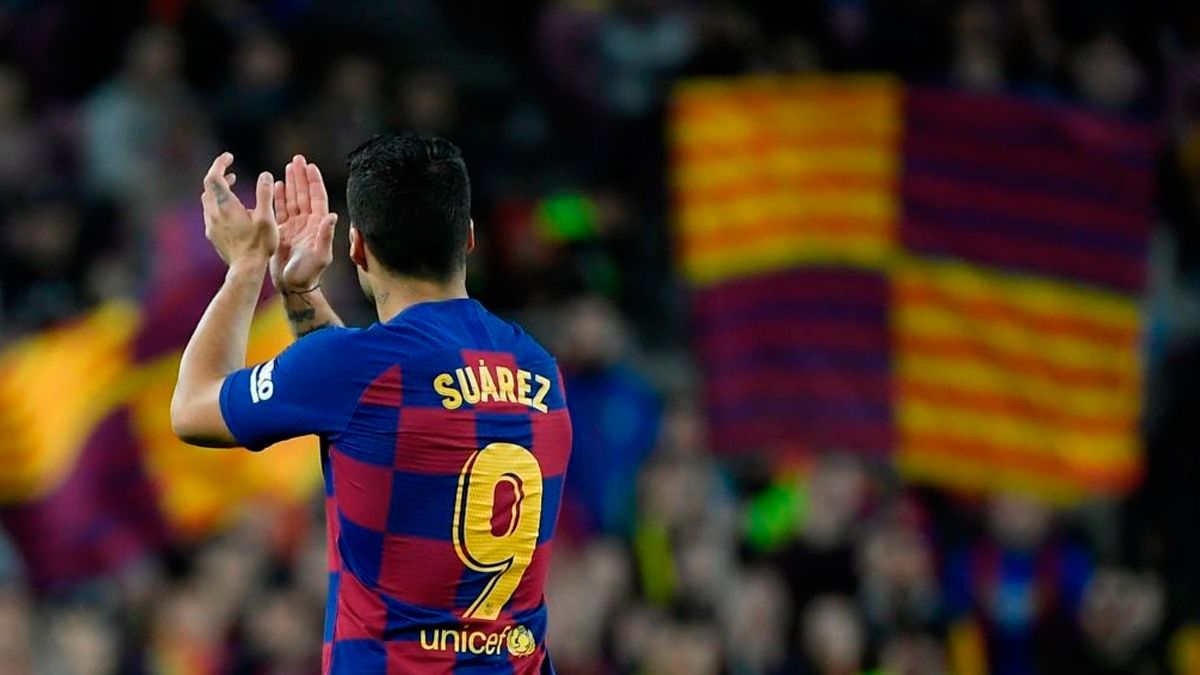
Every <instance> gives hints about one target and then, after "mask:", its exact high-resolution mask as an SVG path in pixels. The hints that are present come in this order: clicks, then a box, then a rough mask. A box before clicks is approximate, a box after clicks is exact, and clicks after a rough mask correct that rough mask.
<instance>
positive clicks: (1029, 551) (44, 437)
mask: <svg viewBox="0 0 1200 675" xmlns="http://www.w3.org/2000/svg"><path fill="white" fill-rule="evenodd" d="M401 129H416V130H421V131H427V132H432V133H437V134H443V135H446V136H448V137H450V138H451V139H453V140H454V141H455V142H456V143H458V144H459V145H460V146H461V147H462V149H463V152H464V155H465V157H466V160H467V163H468V166H469V168H470V170H471V176H472V181H473V188H474V218H475V223H476V228H477V233H478V237H479V249H478V250H477V252H476V254H475V255H474V256H473V257H472V259H471V268H470V285H471V289H472V292H473V294H475V295H476V296H477V297H478V298H480V299H481V300H482V301H483V302H484V303H485V304H486V305H488V306H489V307H490V308H492V309H493V310H495V311H497V312H499V313H501V314H502V315H504V316H507V317H511V318H514V319H517V320H519V321H521V322H523V323H524V324H525V325H526V326H527V327H528V328H529V329H530V330H531V331H532V332H533V333H535V334H536V335H538V336H539V337H540V338H541V339H542V341H543V342H544V343H545V344H546V345H547V346H548V347H550V348H551V350H552V351H553V352H555V353H556V354H557V356H558V357H559V359H560V362H561V365H562V369H563V372H564V377H565V386H566V388H567V394H568V400H569V402H570V406H571V415H572V419H573V422H574V428H575V447H574V451H573V452H574V454H573V457H572V461H571V466H570V470H569V474H568V487H567V494H566V497H565V501H564V507H563V511H562V513H561V516H560V521H559V534H558V537H557V538H556V546H555V548H556V551H555V558H554V565H553V567H552V569H551V573H550V575H551V578H550V582H549V587H548V596H549V603H550V607H551V610H550V611H551V617H552V621H551V628H550V637H549V643H550V645H551V651H552V653H553V656H554V660H555V663H556V665H557V667H558V669H559V672H561V673H563V674H564V675H602V674H609V673H637V674H640V675H670V674H676V673H679V674H695V675H706V674H710V673H711V674H718V673H720V674H728V675H759V674H763V675H766V674H782V673H800V674H809V673H811V674H823V675H855V674H858V673H887V674H895V675H907V674H914V675H917V674H921V675H923V674H930V675H937V674H942V673H957V674H961V675H984V674H988V673H993V674H997V675H1008V674H1012V675H1017V674H1024V673H1137V674H1141V673H1145V674H1153V673H1180V674H1183V673H1189V674H1190V673H1200V576H1198V575H1197V570H1200V536H1198V535H1200V531H1198V526H1200V456H1198V453H1197V450H1200V417H1198V416H1197V414H1196V411H1197V406H1200V5H1196V3H1194V2H1187V1H1185V0H1179V1H1178V2H1176V3H1172V2H1169V1H1163V2H1124V1H1120V0H996V1H988V0H793V1H791V2H772V1H769V0H759V1H750V0H747V1H745V2H717V1H708V0H558V1H550V2H519V1H517V2H478V1H472V0H442V1H440V2H433V1H431V0H392V1H389V2H384V1H382V0H339V1H337V2H332V1H328V0H270V1H266V2H255V3H252V2H243V1H240V0H146V1H145V2H122V1H120V0H116V1H113V2H103V3H98V2H83V1H81V0H80V1H77V2H52V1H47V2H36V1H25V0H5V1H3V2H0V467H3V468H0V523H2V524H3V529H0V673H4V674H6V675H7V674H12V675H25V674H27V673H38V674H42V673H46V674H54V675H108V674H115V673H122V674H124V673H132V674H143V673H144V674H146V675H159V674H161V675H192V674H196V675H208V674H214V675H215V674H225V673H230V674H239V675H241V674H247V675H249V674H254V675H300V674H306V673H316V672H318V671H319V650H320V644H321V632H322V621H323V619H322V611H323V607H324V596H325V593H326V587H325V584H326V573H325V567H324V555H325V553H324V546H325V538H324V537H325V535H324V532H323V529H322V520H321V509H322V508H323V506H322V503H321V500H320V497H319V492H320V489H319V482H320V477H319V467H318V462H317V456H316V443H315V442H314V441H313V440H312V439H301V440H298V441H293V442H290V443H287V444H283V445H281V446H277V447H275V448H273V449H272V450H270V451H268V452H266V453H263V454H261V455H255V456H251V455H249V454H247V453H237V452H218V451H201V450H198V449H193V448H188V447H186V446H182V445H180V444H179V443H177V442H176V441H175V440H174V439H173V438H172V436H171V434H170V429H169V424H168V421H167V406H168V401H169V397H170V391H171V389H172V386H173V382H174V374H175V368H176V365H177V362H178V358H179V353H180V351H181V350H182V347H183V345H184V344H185V342H186V339H187V337H188V336H189V334H190V332H191V329H192V327H193V326H194V324H195V321H196V320H197V318H198V317H199V315H200V313H201V311H202V310H203V307H204V306H205V304H206V303H207V301H208V299H209V298H210V296H211V294H212V292H213V291H214V290H215V289H216V287H217V286H218V285H219V283H220V280H221V279H222V277H223V268H222V265H221V263H220V261H219V260H218V259H217V257H216V256H215V254H213V253H212V252H211V250H210V248H209V247H208V245H207V243H206V242H205V241H204V238H203V233H202V231H203V227H202V223H201V216H200V208H199V207H200V205H199V200H198V199H197V196H198V194H199V191H200V177H201V176H202V174H203V172H204V170H205V167H206V166H207V165H208V163H209V162H210V161H211V158H212V157H213V156H214V155H215V154H216V153H218V152H219V151H221V150H223V149H229V150H231V151H233V152H234V153H235V155H236V162H235V171H237V172H238V173H239V174H240V175H241V176H242V177H243V181H242V183H243V184H244V183H246V182H249V181H246V180H245V178H246V177H248V176H253V175H255V174H256V173H257V172H258V171H260V170H262V169H270V170H272V171H273V172H275V173H276V175H279V173H280V172H281V171H282V168H283V166H284V164H285V162H286V161H287V159H288V158H290V156H291V155H292V154H293V153H296V152H303V153H305V154H306V155H307V156H308V157H309V159H310V160H312V161H315V162H317V163H319V164H320V166H321V168H322V170H323V172H324V174H325V176H326V177H327V179H328V181H329V182H330V192H331V195H332V196H333V197H334V200H335V203H337V204H338V205H337V207H336V208H337V210H338V211H339V212H341V213H343V214H344V213H345V211H344V207H343V206H342V205H341V204H340V202H341V201H342V199H343V197H344V180H345V156H346V154H347V152H348V151H349V150H351V149H352V148H354V147H355V146H356V145H357V144H358V143H359V142H361V141H362V140H363V139H365V138H367V137H369V136H370V135H372V134H375V133H378V132H383V131H388V130H401ZM346 224H347V219H346V218H342V221H341V224H340V225H339V228H341V229H340V230H339V237H338V243H337V246H338V255H337V262H336V263H335V266H334V268H333V269H332V270H331V271H330V273H329V274H328V278H327V279H326V281H325V288H326V290H327V293H328V294H329V295H330V297H331V299H332V300H333V301H334V303H335V305H336V306H337V308H338V309H339V310H340V311H341V313H342V316H343V317H344V318H345V319H346V320H347V322H348V323H351V324H357V325H365V324H367V323H369V322H371V321H372V320H374V316H373V310H372V309H371V308H370V307H369V306H368V305H367V304H366V303H365V302H364V300H363V299H362V297H361V295H360V293H359V291H358V289H357V286H356V285H355V282H354V276H353V271H352V269H351V267H350V265H349V264H348V261H346V260H345V256H344V252H345V246H346V244H345V233H344V228H345V226H346ZM269 290H270V289H269V288H268V289H267V292H265V293H264V300H263V306H262V308H261V311H260V313H259V316H258V318H257V319H256V322H255V326H254V333H253V337H252V343H253V345H252V354H251V358H252V360H262V359H266V358H270V357H271V356H273V355H274V354H275V353H276V352H278V351H279V350H280V349H282V348H283V347H284V346H285V345H286V344H287V343H288V342H289V341H290V339H289V337H288V335H287V329H286V324H285V322H284V317H283V313H282V312H281V311H280V310H279V308H278V307H277V306H276V305H275V304H274V302H273V301H272V300H271V299H270V297H269V295H270V294H269Z"/></svg>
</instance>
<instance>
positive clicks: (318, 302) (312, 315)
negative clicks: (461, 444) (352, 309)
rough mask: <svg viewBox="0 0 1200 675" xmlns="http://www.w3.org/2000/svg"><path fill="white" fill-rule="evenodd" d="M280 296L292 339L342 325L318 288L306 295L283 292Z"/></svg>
mask: <svg viewBox="0 0 1200 675" xmlns="http://www.w3.org/2000/svg"><path fill="white" fill-rule="evenodd" d="M282 295H283V308H284V310H285V311H287V318H288V327H289V328H291V330H292V335H293V336H294V337H297V338H302V337H304V336H305V335H308V334H309V333H311V332H313V331H315V330H320V329H322V328H325V327H326V326H342V325H344V324H343V323H342V320H341V318H340V317H338V315H337V312H335V311H333V307H332V306H330V304H329V301H328V300H326V299H325V294H324V293H322V292H321V289H320V288H317V289H314V290H311V291H308V292H307V293H290V292H285V293H282Z"/></svg>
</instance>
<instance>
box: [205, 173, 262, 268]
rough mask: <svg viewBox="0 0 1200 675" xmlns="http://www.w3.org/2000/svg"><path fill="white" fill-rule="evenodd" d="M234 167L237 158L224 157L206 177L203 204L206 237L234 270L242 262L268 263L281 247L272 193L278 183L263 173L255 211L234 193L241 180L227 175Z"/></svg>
mask: <svg viewBox="0 0 1200 675" xmlns="http://www.w3.org/2000/svg"><path fill="white" fill-rule="evenodd" d="M232 163H233V155H232V154H231V153H228V152H223V153H221V154H220V155H219V156H218V157H217V158H216V159H215V160H213V163H212V166H211V167H209V169H208V173H207V174H205V176H204V192H203V193H201V195H200V201H201V203H202V204H204V236H205V237H208V240H209V241H210V242H212V245H213V248H215V249H217V254H218V255H220V256H221V260H224V261H225V263H226V264H228V265H230V266H231V267H232V266H233V265H234V264H235V263H241V262H264V263H265V262H266V261H267V260H268V259H270V257H271V255H272V254H273V253H274V252H275V249H276V248H278V246H279V226H278V225H276V223H275V211H274V204H273V201H272V195H271V189H272V186H273V185H274V179H273V178H272V177H271V174H270V173H269V172H266V171H264V172H262V174H260V175H259V177H258V184H257V185H256V186H255V196H256V199H257V203H255V205H254V210H253V211H251V210H250V209H247V208H246V207H245V206H243V205H242V201H241V200H240V199H238V197H237V195H236V194H234V193H233V189H232V188H233V184H234V181H236V180H237V177H236V176H235V175H233V174H232V173H230V174H226V172H227V171H228V170H229V166H230V165H231V164H232Z"/></svg>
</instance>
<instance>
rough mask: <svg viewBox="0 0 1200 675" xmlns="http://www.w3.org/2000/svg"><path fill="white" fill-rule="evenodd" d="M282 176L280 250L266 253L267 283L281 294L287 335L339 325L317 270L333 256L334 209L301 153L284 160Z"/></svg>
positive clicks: (278, 196) (278, 210) (278, 199)
mask: <svg viewBox="0 0 1200 675" xmlns="http://www.w3.org/2000/svg"><path fill="white" fill-rule="evenodd" d="M284 179H285V180H284V181H280V182H277V183H275V193H274V197H275V212H276V213H279V214H286V217H285V219H284V220H283V221H282V222H281V223H280V224H279V249H278V250H277V251H276V252H275V255H274V256H273V257H272V258H271V282H272V283H273V284H275V289H276V290H278V291H279V293H280V295H282V296H283V306H284V309H285V310H286V311H287V317H288V326H289V327H290V328H291V330H292V335H294V336H295V337H298V338H300V337H304V336H305V335H308V334H309V333H311V332H313V331H315V330H319V329H321V328H324V327H326V326H341V325H343V324H342V320H341V318H339V317H338V315H337V312H335V311H333V307H331V306H330V305H329V301H328V300H326V299H325V295H324V293H322V292H321V288H320V285H321V275H322V273H324V271H325V269H326V268H327V267H328V266H329V263H330V262H332V261H333V233H334V227H335V226H336V225H337V214H336V213H330V212H329V195H328V193H327V192H326V190H325V180H324V178H322V176H321V170H320V169H318V168H317V165H316V164H309V163H308V162H307V161H306V160H305V159H304V156H303V155H296V156H295V157H294V158H292V161H291V162H289V163H288V165H287V168H286V169H285V170H284ZM281 217H284V216H281Z"/></svg>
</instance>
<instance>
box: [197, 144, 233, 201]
mask: <svg viewBox="0 0 1200 675" xmlns="http://www.w3.org/2000/svg"><path fill="white" fill-rule="evenodd" d="M231 164H233V154H232V153H229V152H222V153H221V154H219V155H217V158H216V159H214V160H213V163H212V166H210V167H209V168H208V173H206V174H204V190H205V191H206V192H210V193H211V194H212V196H213V199H214V201H215V204H216V206H217V207H218V208H219V207H223V206H226V205H229V204H236V205H238V206H241V202H240V201H238V198H237V195H235V194H233V190H231V189H230V186H231V185H232V184H233V181H236V180H237V177H236V176H234V175H233V174H229V176H226V175H225V171H226V170H227V169H228V168H229V165H231ZM231 179H232V180H231Z"/></svg>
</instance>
